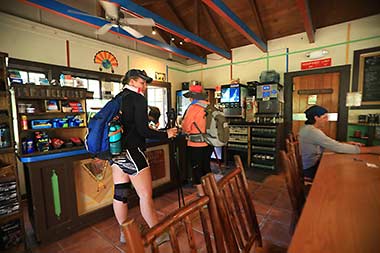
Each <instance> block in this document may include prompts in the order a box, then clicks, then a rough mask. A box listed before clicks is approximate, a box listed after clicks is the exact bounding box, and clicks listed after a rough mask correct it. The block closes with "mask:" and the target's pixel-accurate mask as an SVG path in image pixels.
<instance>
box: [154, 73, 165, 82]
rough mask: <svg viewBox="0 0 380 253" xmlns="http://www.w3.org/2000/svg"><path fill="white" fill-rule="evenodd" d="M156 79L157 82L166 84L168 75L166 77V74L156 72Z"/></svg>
mask: <svg viewBox="0 0 380 253" xmlns="http://www.w3.org/2000/svg"><path fill="white" fill-rule="evenodd" d="M154 79H155V80H157V81H162V82H165V81H166V75H165V73H159V72H156V73H155V74H154Z"/></svg>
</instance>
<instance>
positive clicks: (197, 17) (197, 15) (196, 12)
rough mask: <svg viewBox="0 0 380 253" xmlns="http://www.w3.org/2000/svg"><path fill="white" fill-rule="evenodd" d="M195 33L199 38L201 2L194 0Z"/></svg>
mask: <svg viewBox="0 0 380 253" xmlns="http://www.w3.org/2000/svg"><path fill="white" fill-rule="evenodd" d="M194 17H195V18H194V33H195V34H196V35H198V36H199V20H200V11H199V0H194Z"/></svg>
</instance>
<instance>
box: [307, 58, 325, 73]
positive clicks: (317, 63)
mask: <svg viewBox="0 0 380 253" xmlns="http://www.w3.org/2000/svg"><path fill="white" fill-rule="evenodd" d="M331 63H332V61H331V58H326V59H320V60H314V61H306V62H301V70H305V69H315V68H323V67H329V66H331Z"/></svg>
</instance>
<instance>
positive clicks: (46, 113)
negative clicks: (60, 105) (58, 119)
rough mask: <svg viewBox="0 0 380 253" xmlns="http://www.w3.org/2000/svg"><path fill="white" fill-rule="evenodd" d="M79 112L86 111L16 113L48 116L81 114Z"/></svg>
mask: <svg viewBox="0 0 380 253" xmlns="http://www.w3.org/2000/svg"><path fill="white" fill-rule="evenodd" d="M81 113H86V112H61V111H59V112H36V113H18V114H19V115H20V116H22V115H26V116H27V117H29V116H31V117H33V116H46V115H50V116H62V115H64V116H67V115H69V116H70V115H73V116H74V115H77V114H81Z"/></svg>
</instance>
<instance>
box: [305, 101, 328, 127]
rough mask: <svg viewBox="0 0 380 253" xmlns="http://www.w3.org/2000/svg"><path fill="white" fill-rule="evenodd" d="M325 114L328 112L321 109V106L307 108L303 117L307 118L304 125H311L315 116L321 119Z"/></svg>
mask: <svg viewBox="0 0 380 253" xmlns="http://www.w3.org/2000/svg"><path fill="white" fill-rule="evenodd" d="M325 113H328V111H327V109H326V108H323V107H322V106H319V105H313V106H312V107H309V108H308V109H307V110H306V111H305V115H306V118H307V120H306V122H305V124H313V122H314V117H315V116H318V117H321V116H322V115H323V114H325Z"/></svg>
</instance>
